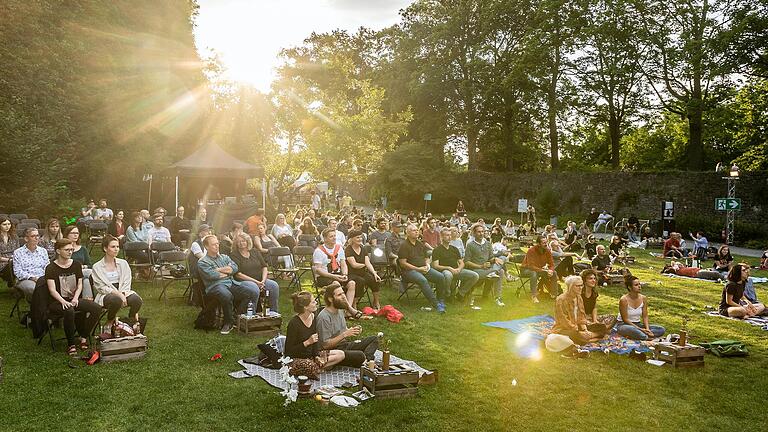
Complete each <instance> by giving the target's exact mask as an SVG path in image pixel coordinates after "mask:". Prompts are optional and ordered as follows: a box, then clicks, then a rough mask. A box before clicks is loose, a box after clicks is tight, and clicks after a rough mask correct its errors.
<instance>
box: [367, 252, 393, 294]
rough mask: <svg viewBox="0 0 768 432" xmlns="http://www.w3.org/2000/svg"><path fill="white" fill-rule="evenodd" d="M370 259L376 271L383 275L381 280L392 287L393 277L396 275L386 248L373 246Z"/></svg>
mask: <svg viewBox="0 0 768 432" xmlns="http://www.w3.org/2000/svg"><path fill="white" fill-rule="evenodd" d="M368 259H370V260H371V265H373V268H374V269H375V270H376V273H378V275H379V276H381V280H382V281H383V282H384V283H385V284H386V285H387V286H388V287H392V278H394V276H395V270H394V268H393V266H392V265H391V264H390V263H389V257H387V253H386V251H385V250H384V248H383V247H381V246H375V247H372V248H371V253H370V254H369V255H368Z"/></svg>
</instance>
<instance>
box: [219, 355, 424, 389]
mask: <svg viewBox="0 0 768 432" xmlns="http://www.w3.org/2000/svg"><path fill="white" fill-rule="evenodd" d="M381 355H382V353H381V351H376V354H375V357H376V361H381ZM389 362H390V364H393V365H406V366H408V367H410V368H411V369H414V370H417V371H418V372H419V377H422V376H423V375H424V374H431V373H432V371H429V370H427V369H424V368H423V367H421V366H419V365H418V364H416V362H414V361H410V360H403V359H401V358H399V357H396V356H394V355H391V356H390V360H389ZM238 363H239V364H240V366H242V367H244V368H245V369H243V370H239V371H235V372H230V373H229V374H228V375H229V376H231V377H232V378H238V379H240V378H251V377H255V376H257V377H260V378H261V379H263V380H264V381H266V382H267V384H269V385H271V386H272V387H275V388H279V389H283V388H284V384H283V382H282V381H280V373H279V371H278V370H276V369H268V368H265V367H263V366H258V365H253V364H250V363H246V362H244V361H243V360H240V361H238ZM359 377H360V369H359V368H353V367H348V366H336V367H335V368H333V369H331V370H330V371H325V372H322V373H320V375H319V378H320V380H319V381H313V382H312V385H313V386H314V387H322V386H324V385H332V386H334V387H339V388H340V387H343V386H344V384H347V383H349V384H352V385H353V386H356V385H357V381H358V378H359Z"/></svg>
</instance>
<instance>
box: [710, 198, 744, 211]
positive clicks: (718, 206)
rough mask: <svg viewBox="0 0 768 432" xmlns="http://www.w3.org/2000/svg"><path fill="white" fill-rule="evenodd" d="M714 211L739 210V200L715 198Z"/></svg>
mask: <svg viewBox="0 0 768 432" xmlns="http://www.w3.org/2000/svg"><path fill="white" fill-rule="evenodd" d="M715 210H721V211H728V210H741V199H740V198H716V199H715Z"/></svg>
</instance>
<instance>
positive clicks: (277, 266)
mask: <svg viewBox="0 0 768 432" xmlns="http://www.w3.org/2000/svg"><path fill="white" fill-rule="evenodd" d="M268 258H269V260H268V262H270V263H271V264H272V274H273V275H275V280H279V278H280V277H281V276H283V275H288V276H289V282H288V288H289V289H290V288H296V289H299V290H301V280H300V279H299V278H298V276H297V275H296V273H297V272H298V269H297V268H296V259H295V258H294V256H293V253H292V252H291V249H289V248H288V247H286V246H281V247H273V248H269V254H268ZM286 260H287V261H288V263H286V262H285V261H286Z"/></svg>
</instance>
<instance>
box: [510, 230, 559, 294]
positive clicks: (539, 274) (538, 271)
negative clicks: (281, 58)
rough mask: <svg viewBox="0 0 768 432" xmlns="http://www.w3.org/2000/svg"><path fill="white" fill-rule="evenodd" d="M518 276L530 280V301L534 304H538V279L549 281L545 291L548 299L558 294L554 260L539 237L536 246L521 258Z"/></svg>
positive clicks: (545, 241)
mask: <svg viewBox="0 0 768 432" xmlns="http://www.w3.org/2000/svg"><path fill="white" fill-rule="evenodd" d="M520 276H528V277H530V278H531V300H533V302H534V303H538V302H539V297H538V292H537V289H538V288H537V287H538V284H539V278H546V279H548V280H549V286H548V287H547V291H548V292H549V295H550V297H552V298H555V297H557V295H558V294H559V292H560V287H559V286H558V284H557V273H555V260H554V259H553V258H552V252H550V250H549V248H547V239H546V238H544V237H543V236H541V235H538V236H536V245H535V246H533V247H531V248H530V249H528V252H527V253H526V254H525V258H523V263H522V265H521V268H520Z"/></svg>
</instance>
